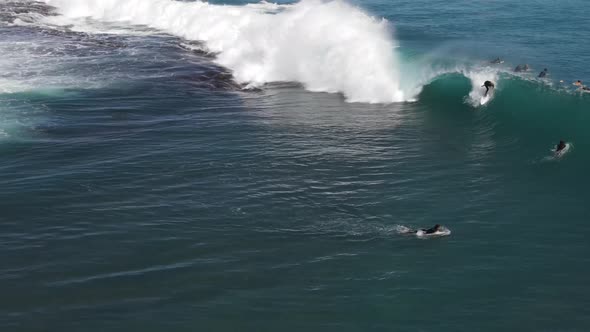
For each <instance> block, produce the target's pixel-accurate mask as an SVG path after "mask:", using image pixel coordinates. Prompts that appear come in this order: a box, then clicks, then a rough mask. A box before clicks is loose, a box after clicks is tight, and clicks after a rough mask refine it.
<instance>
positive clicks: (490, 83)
mask: <svg viewBox="0 0 590 332" xmlns="http://www.w3.org/2000/svg"><path fill="white" fill-rule="evenodd" d="M484 86H485V88H486V93H485V94H484V97H485V96H487V95H488V91H490V88H494V83H492V82H490V81H485V82H483V85H482V87H484Z"/></svg>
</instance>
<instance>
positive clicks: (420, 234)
mask: <svg viewBox="0 0 590 332" xmlns="http://www.w3.org/2000/svg"><path fill="white" fill-rule="evenodd" d="M396 229H397V232H398V233H399V234H414V235H416V237H419V238H422V239H426V238H430V237H439V236H449V235H451V230H450V229H448V228H446V227H444V226H441V227H440V229H439V230H438V231H436V232H434V233H430V234H426V232H424V230H421V229H419V230H413V229H411V228H409V227H406V226H402V225H398V226H397V227H396Z"/></svg>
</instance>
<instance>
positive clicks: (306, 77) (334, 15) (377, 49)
mask: <svg viewBox="0 0 590 332" xmlns="http://www.w3.org/2000/svg"><path fill="white" fill-rule="evenodd" d="M45 2H46V3H47V4H48V5H51V6H54V7H56V8H57V9H58V12H59V13H60V14H62V15H63V16H65V17H66V18H80V17H91V18H93V19H96V20H102V21H109V22H125V23H128V24H134V25H147V26H149V27H152V28H156V29H158V30H161V31H165V32H167V33H170V34H173V35H176V36H179V37H182V38H185V39H188V40H198V41H202V42H204V43H205V45H206V47H207V48H208V49H209V51H211V52H214V53H217V58H216V60H215V61H216V62H217V63H218V64H220V65H222V66H224V67H227V68H229V69H230V70H232V72H233V75H234V77H235V78H236V80H237V81H238V82H239V83H242V84H249V85H250V86H254V87H255V86H260V85H262V84H265V83H268V82H280V81H295V82H300V83H302V84H303V85H304V86H305V88H306V89H308V90H311V91H318V92H340V93H342V94H343V95H344V96H345V97H346V99H347V100H348V101H351V102H371V103H389V102H401V101H404V100H405V98H406V97H405V96H404V93H403V91H402V90H401V89H400V84H399V81H400V78H399V70H398V69H399V68H398V62H397V58H396V55H395V52H394V49H395V47H396V44H395V42H394V40H393V38H392V34H391V29H390V27H389V24H388V23H387V21H385V20H379V19H376V18H373V17H371V16H369V15H367V14H366V13H364V12H363V11H361V10H360V9H358V8H356V7H354V6H352V5H349V4H347V3H345V2H342V1H340V0H333V1H328V2H324V1H320V0H303V1H301V2H299V3H296V4H293V5H276V4H270V3H264V2H262V3H259V4H256V5H246V6H221V5H211V4H208V3H205V2H177V1H171V0H45Z"/></svg>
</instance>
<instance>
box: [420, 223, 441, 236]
mask: <svg viewBox="0 0 590 332" xmlns="http://www.w3.org/2000/svg"><path fill="white" fill-rule="evenodd" d="M440 227H441V226H440V225H439V224H436V225H434V226H433V227H431V228H429V229H421V231H422V232H424V234H434V233H436V232H438V231H440ZM416 232H418V231H416Z"/></svg>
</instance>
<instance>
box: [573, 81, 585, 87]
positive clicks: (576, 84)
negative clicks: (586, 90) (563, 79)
mask: <svg viewBox="0 0 590 332" xmlns="http://www.w3.org/2000/svg"><path fill="white" fill-rule="evenodd" d="M574 85H575V86H584V84H582V81H580V80H577V81H576V83H574Z"/></svg>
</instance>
